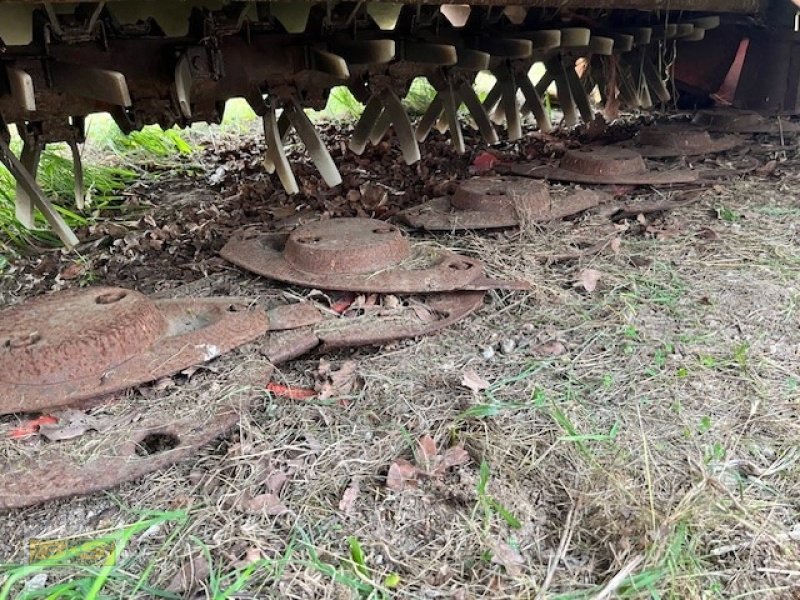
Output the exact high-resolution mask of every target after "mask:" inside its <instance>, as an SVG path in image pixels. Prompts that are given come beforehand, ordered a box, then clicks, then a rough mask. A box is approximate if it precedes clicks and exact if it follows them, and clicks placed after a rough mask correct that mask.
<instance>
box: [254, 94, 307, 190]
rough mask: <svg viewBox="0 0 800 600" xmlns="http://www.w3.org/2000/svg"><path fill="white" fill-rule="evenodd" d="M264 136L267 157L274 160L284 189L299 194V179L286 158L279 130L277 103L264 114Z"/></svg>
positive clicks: (273, 162)
mask: <svg viewBox="0 0 800 600" xmlns="http://www.w3.org/2000/svg"><path fill="white" fill-rule="evenodd" d="M263 121H264V136H265V137H266V141H267V158H269V160H270V161H271V162H272V164H273V165H274V167H275V171H277V173H278V178H279V179H280V180H281V184H282V185H283V189H285V190H286V193H287V194H289V195H292V194H297V193H298V192H299V191H300V188H299V187H298V186H297V180H296V179H295V177H294V173H292V168H291V166H290V165H289V161H288V159H287V158H286V151H285V150H284V148H283V141H282V140H281V135H280V132H279V131H278V119H277V117H276V116H275V105H274V104H273V103H271V102H270V104H269V108H268V109H267V112H266V113H265V114H264V116H263Z"/></svg>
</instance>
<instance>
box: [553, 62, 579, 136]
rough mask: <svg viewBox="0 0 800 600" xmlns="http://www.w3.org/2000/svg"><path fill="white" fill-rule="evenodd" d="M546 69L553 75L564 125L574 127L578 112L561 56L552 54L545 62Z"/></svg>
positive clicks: (576, 122)
mask: <svg viewBox="0 0 800 600" xmlns="http://www.w3.org/2000/svg"><path fill="white" fill-rule="evenodd" d="M546 66H547V70H548V71H550V73H551V75H552V76H553V81H555V84H556V91H557V93H558V103H559V104H560V105H561V112H563V113H564V125H566V126H567V127H575V125H577V124H578V114H577V108H576V106H575V102H574V101H573V99H572V94H571V92H570V89H569V84H568V83H567V74H566V73H565V71H564V63H562V62H561V58H560V57H558V56H554V57H553V58H551V59H550V60H549V61H548V62H547V65H546Z"/></svg>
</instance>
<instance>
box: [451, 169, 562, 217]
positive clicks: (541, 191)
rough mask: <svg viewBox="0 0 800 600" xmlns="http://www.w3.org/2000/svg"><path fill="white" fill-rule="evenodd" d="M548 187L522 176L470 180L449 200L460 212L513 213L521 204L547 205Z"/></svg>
mask: <svg viewBox="0 0 800 600" xmlns="http://www.w3.org/2000/svg"><path fill="white" fill-rule="evenodd" d="M549 196H550V194H549V192H548V190H547V185H545V184H544V183H542V182H540V181H531V180H530V179H521V178H519V177H494V178H481V179H469V180H467V181H465V182H464V183H462V184H461V185H460V186H459V187H458V189H457V190H456V192H455V194H453V197H452V198H451V199H450V205H451V206H452V207H453V208H455V209H457V210H476V211H482V212H483V211H485V212H491V211H500V210H506V211H507V210H511V211H514V210H515V209H516V207H518V206H520V205H523V204H524V205H533V204H539V203H541V202H545V203H546V202H547V201H548V199H549Z"/></svg>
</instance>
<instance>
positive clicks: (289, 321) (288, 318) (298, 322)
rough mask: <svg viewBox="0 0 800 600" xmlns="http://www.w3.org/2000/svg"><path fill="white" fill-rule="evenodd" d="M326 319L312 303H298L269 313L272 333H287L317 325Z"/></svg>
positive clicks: (275, 308)
mask: <svg viewBox="0 0 800 600" xmlns="http://www.w3.org/2000/svg"><path fill="white" fill-rule="evenodd" d="M324 318H325V317H323V316H322V313H321V312H320V311H319V309H318V308H317V307H316V306H314V305H313V304H311V303H310V302H298V303H295V304H286V305H284V306H276V307H274V308H271V309H269V310H268V311H267V319H268V320H269V330H270V331H286V330H290V329H299V328H300V327H307V326H309V325H316V324H317V323H319V322H321V321H322V320H323V319H324Z"/></svg>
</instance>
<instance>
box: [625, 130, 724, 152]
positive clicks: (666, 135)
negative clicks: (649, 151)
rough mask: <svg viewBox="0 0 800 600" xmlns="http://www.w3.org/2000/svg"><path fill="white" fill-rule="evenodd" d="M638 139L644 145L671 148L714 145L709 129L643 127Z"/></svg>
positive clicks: (708, 146)
mask: <svg viewBox="0 0 800 600" xmlns="http://www.w3.org/2000/svg"><path fill="white" fill-rule="evenodd" d="M636 141H637V142H638V143H639V144H641V145H642V146H655V147H658V148H669V149H671V150H702V149H704V148H710V147H711V146H712V145H713V143H712V140H711V136H710V135H708V132H707V131H698V130H694V129H670V128H666V127H664V128H661V127H650V128H647V129H642V130H641V131H640V132H639V134H638V135H637V136H636Z"/></svg>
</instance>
